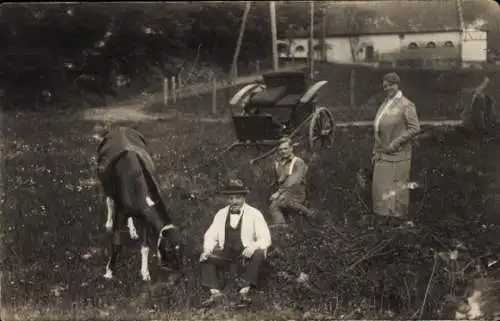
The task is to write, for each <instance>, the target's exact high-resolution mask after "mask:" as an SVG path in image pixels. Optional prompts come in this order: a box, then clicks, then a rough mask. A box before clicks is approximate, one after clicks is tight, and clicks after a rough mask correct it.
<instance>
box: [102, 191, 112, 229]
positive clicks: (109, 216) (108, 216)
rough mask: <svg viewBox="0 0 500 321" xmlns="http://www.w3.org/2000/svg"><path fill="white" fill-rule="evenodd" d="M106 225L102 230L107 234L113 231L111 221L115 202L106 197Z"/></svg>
mask: <svg viewBox="0 0 500 321" xmlns="http://www.w3.org/2000/svg"><path fill="white" fill-rule="evenodd" d="M106 209H107V211H106V223H105V224H104V228H105V229H106V231H108V232H112V231H113V223H114V222H113V219H114V217H115V202H114V201H113V199H112V198H111V197H108V196H106Z"/></svg>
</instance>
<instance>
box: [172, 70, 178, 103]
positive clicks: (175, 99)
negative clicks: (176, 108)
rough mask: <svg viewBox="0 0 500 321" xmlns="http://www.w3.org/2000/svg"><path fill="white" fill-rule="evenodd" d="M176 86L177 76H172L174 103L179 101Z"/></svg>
mask: <svg viewBox="0 0 500 321" xmlns="http://www.w3.org/2000/svg"><path fill="white" fill-rule="evenodd" d="M175 85H176V84H175V76H172V100H173V102H174V103H175V102H176V101H177V97H176V95H175V90H176V88H175V87H176V86H175Z"/></svg>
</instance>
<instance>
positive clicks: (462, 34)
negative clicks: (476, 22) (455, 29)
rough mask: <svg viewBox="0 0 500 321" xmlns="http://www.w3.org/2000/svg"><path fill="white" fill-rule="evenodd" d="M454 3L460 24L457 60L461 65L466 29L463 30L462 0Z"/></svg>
mask: <svg viewBox="0 0 500 321" xmlns="http://www.w3.org/2000/svg"><path fill="white" fill-rule="evenodd" d="M455 3H456V5H457V15H458V23H459V25H460V31H461V32H460V34H461V37H460V42H461V44H460V58H459V62H460V65H462V61H463V54H462V53H463V50H464V49H463V44H464V42H465V41H466V38H467V37H466V31H465V23H464V14H463V9H462V0H455Z"/></svg>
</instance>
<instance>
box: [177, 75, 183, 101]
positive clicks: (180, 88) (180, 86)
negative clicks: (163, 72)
mask: <svg viewBox="0 0 500 321" xmlns="http://www.w3.org/2000/svg"><path fill="white" fill-rule="evenodd" d="M181 79H182V77H180V75H177V83H178V86H177V88H179V99H181V98H182V80H181Z"/></svg>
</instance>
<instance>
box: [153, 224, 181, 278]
mask: <svg viewBox="0 0 500 321" xmlns="http://www.w3.org/2000/svg"><path fill="white" fill-rule="evenodd" d="M157 248H158V258H159V259H160V261H161V263H162V264H168V263H170V262H171V263H173V264H174V267H175V268H176V269H177V270H181V269H182V268H183V260H184V253H183V252H184V251H183V250H184V245H183V243H182V240H181V233H180V229H179V228H178V227H177V226H175V225H173V224H169V225H165V226H164V227H163V228H162V230H161V232H160V236H159V238H158V246H157Z"/></svg>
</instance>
